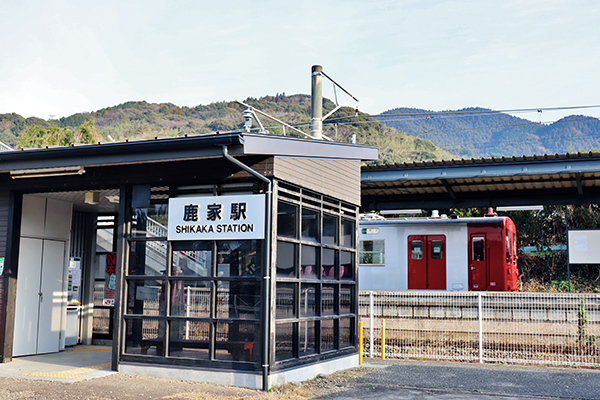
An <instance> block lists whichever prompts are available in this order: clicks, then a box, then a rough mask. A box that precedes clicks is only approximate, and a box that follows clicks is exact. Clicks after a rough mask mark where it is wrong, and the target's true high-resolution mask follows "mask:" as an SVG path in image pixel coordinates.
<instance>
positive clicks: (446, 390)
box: [320, 360, 600, 400]
mask: <svg viewBox="0 0 600 400" xmlns="http://www.w3.org/2000/svg"><path fill="white" fill-rule="evenodd" d="M367 364H368V365H370V366H373V365H377V366H381V367H383V368H381V369H379V370H377V371H375V372H372V373H369V374H367V375H364V376H363V377H361V378H358V379H356V380H353V381H351V382H349V383H348V387H347V388H346V390H343V391H340V392H338V393H333V394H329V395H326V396H323V397H320V399H338V400H350V399H394V400H397V399H452V400H454V399H465V400H468V399H473V400H487V399H494V400H505V399H520V400H524V399H537V400H539V399H600V371H599V370H597V369H575V368H554V367H533V366H515V365H495V364H459V363H449V362H438V361H436V362H427V361H425V362H424V361H389V360H388V361H386V362H385V365H383V364H381V363H367Z"/></svg>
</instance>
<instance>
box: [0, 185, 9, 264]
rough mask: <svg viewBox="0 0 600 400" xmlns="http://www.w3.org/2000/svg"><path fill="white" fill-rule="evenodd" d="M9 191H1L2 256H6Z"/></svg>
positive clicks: (0, 249) (0, 228) (0, 253)
mask: <svg viewBox="0 0 600 400" xmlns="http://www.w3.org/2000/svg"><path fill="white" fill-rule="evenodd" d="M9 198H10V194H9V192H4V191H2V192H0V257H6V241H7V235H8V204H9Z"/></svg>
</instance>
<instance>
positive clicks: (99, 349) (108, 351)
mask: <svg viewBox="0 0 600 400" xmlns="http://www.w3.org/2000/svg"><path fill="white" fill-rule="evenodd" d="M65 351H102V352H104V353H111V352H112V349H106V348H103V347H87V348H82V349H67V350H65Z"/></svg>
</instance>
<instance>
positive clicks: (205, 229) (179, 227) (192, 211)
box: [167, 194, 265, 240]
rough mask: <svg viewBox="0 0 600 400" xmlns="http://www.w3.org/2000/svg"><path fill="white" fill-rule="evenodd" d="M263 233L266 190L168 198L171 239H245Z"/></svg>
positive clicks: (263, 234)
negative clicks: (263, 191)
mask: <svg viewBox="0 0 600 400" xmlns="http://www.w3.org/2000/svg"><path fill="white" fill-rule="evenodd" d="M264 237H265V195H264V194H249V195H235V196H210V197H204V196H199V197H176V198H172V199H169V229H168V235H167V239H168V240H245V239H263V238H264Z"/></svg>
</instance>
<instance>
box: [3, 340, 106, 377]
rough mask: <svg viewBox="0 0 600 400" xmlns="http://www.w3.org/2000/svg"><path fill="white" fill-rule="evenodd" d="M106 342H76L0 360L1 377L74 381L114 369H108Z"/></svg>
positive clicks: (103, 374) (104, 374)
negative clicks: (53, 350) (55, 350)
mask: <svg viewBox="0 0 600 400" xmlns="http://www.w3.org/2000/svg"><path fill="white" fill-rule="evenodd" d="M111 352H112V348H111V347H109V346H85V345H77V346H73V347H68V348H67V349H65V350H64V351H61V352H60V353H51V354H42V355H35V356H23V357H15V358H13V360H12V361H11V362H9V363H4V364H0V377H3V378H18V379H35V380H48V381H58V382H77V381H81V380H84V379H91V378H98V377H101V376H106V375H111V374H115V373H117V372H116V371H111V369H110V362H111Z"/></svg>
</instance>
